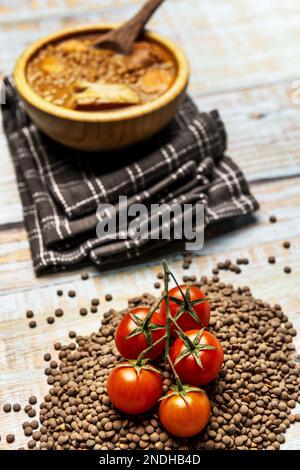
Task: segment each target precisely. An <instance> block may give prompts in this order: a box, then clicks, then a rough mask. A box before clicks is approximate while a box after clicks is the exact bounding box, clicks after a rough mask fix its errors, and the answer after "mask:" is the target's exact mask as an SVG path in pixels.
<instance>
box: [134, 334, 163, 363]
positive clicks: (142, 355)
mask: <svg viewBox="0 0 300 470" xmlns="http://www.w3.org/2000/svg"><path fill="white" fill-rule="evenodd" d="M166 337H167V335H164V336H162V337H161V338H159V339H158V340H157V341H156V342H155V343H154V344H151V345H150V346H149V347H148V348H147V349H145V350H144V351H143V352H141V354H140V355H139V357H138V358H137V360H136V365H137V366H140V365H141V364H142V362H143V360H144V359H145V356H146V355H147V354H148V352H150V351H151V350H152V349H153V348H155V347H156V346H157V345H158V344H159V343H161V342H162V341H163V340H165V339H166Z"/></svg>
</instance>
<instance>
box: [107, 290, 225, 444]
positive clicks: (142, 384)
mask: <svg viewBox="0 0 300 470" xmlns="http://www.w3.org/2000/svg"><path fill="white" fill-rule="evenodd" d="M165 292H166V295H164V296H163V297H162V298H161V301H160V302H159V303H158V304H157V306H156V307H155V308H154V309H150V308H136V309H134V310H131V311H130V312H128V313H127V314H125V316H124V317H123V319H122V320H121V322H120V324H119V326H118V328H117V331H116V337H115V340H116V347H117V349H118V351H119V352H120V354H121V355H122V356H123V357H124V358H125V359H126V361H124V362H121V363H120V364H119V365H118V366H117V367H116V368H115V369H114V370H113V371H112V373H111V375H110V376H109V378H108V382H107V392H108V395H109V397H110V399H111V401H112V403H113V405H114V406H115V407H116V408H118V409H119V410H120V411H122V412H123V413H126V414H142V413H144V412H146V411H148V410H150V409H151V408H152V407H154V406H155V405H156V404H157V403H158V401H160V405H159V416H160V420H161V423H162V425H163V426H164V427H165V429H166V430H167V431H169V432H170V433H171V434H173V435H175V436H178V437H184V438H186V437H191V436H194V435H196V434H198V433H199V432H201V431H202V430H203V429H204V427H205V426H206V424H207V422H208V419H209V416H210V402H209V399H208V397H207V395H206V393H205V392H204V391H203V390H202V389H200V388H198V387H199V386H202V385H206V384H208V383H209V382H211V381H213V380H214V379H215V378H216V377H217V375H218V373H219V371H220V369H221V367H222V363H223V349H222V346H221V344H220V343H219V341H218V340H217V338H216V337H215V336H214V335H213V334H212V333H210V332H208V331H206V329H205V328H206V327H207V326H208V324H209V320H210V305H209V301H208V300H207V299H206V298H205V295H204V294H203V292H202V291H201V290H200V289H199V288H197V287H195V286H187V285H183V286H178V285H177V287H175V288H173V289H171V290H167V289H166V291H165ZM172 338H173V339H172ZM164 351H165V358H166V361H167V362H169V364H170V367H171V370H172V371H173V373H174V375H175V379H176V386H174V387H172V388H171V389H170V390H169V392H168V393H167V394H166V396H164V397H162V393H163V382H162V375H161V372H160V371H159V370H158V369H157V368H156V367H154V366H153V364H152V363H151V362H150V360H155V359H157V358H159V357H160V356H161V355H162V353H163V352H164Z"/></svg>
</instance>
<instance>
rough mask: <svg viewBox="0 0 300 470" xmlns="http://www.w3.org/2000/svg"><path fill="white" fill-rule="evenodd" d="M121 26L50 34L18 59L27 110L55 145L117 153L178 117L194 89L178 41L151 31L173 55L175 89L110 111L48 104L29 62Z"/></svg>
mask: <svg viewBox="0 0 300 470" xmlns="http://www.w3.org/2000/svg"><path fill="white" fill-rule="evenodd" d="M116 26H117V25H112V24H105V25H100V26H99V25H97V26H95V25H93V26H83V27H82V26H80V27H76V28H72V29H67V30H64V31H60V32H57V33H54V34H50V35H49V36H46V37H44V38H43V39H41V40H39V41H37V42H35V43H34V44H32V45H31V46H29V47H28V48H27V49H26V50H25V51H24V52H23V54H22V55H21V57H20V58H19V59H18V61H17V63H16V66H15V70H14V78H15V82H16V87H17V91H18V93H19V95H20V97H21V98H22V100H23V102H24V106H25V109H26V111H27V113H28V114H29V116H30V117H31V119H32V121H33V122H34V123H35V124H36V126H37V127H38V128H39V129H41V130H42V131H43V132H44V133H45V134H47V135H48V136H49V137H51V138H52V139H54V140H55V141H57V142H60V143H62V144H64V145H67V146H68V147H72V148H75V149H79V150H88V151H97V150H98V151H99V150H115V149H119V148H122V147H126V146H128V145H131V144H134V143H137V142H141V141H143V140H145V139H148V138H149V137H151V136H152V135H154V134H155V133H157V132H158V131H159V130H161V129H162V128H163V127H164V126H165V125H166V124H167V123H168V122H169V121H170V120H171V119H172V117H173V116H174V115H175V113H176V111H177V108H178V105H179V103H180V99H181V97H182V95H183V94H184V92H185V90H186V88H187V85H188V81H189V64H188V61H187V59H186V56H185V54H184V53H183V52H182V51H181V50H180V49H179V48H178V47H177V46H176V45H175V44H174V43H173V42H172V41H170V40H168V39H166V38H164V37H162V36H161V35H159V34H156V33H152V32H145V33H144V35H145V39H150V40H151V41H154V42H156V43H158V44H159V45H161V46H162V47H165V48H166V49H167V50H168V51H169V52H170V53H171V54H172V56H173V57H174V60H175V63H176V64H177V70H178V73H177V77H176V79H175V81H174V83H173V85H172V86H171V87H170V88H169V90H168V91H167V92H166V93H164V94H163V95H162V96H160V97H159V98H157V99H155V100H153V101H151V102H150V103H147V104H143V105H137V106H133V107H128V108H123V109H119V110H114V111H105V112H103V111H102V112H83V111H75V110H70V109H66V108H62V107H59V106H56V105H54V104H51V103H49V102H47V101H46V100H44V99H43V98H41V97H40V96H39V95H38V94H37V93H35V92H34V91H33V89H32V88H31V87H30V85H29V83H28V82H27V79H26V69H27V64H28V61H29V60H30V59H31V57H32V56H33V55H34V54H36V53H37V51H38V50H39V49H41V48H42V47H44V46H45V45H47V44H49V43H52V42H56V41H59V40H62V39H66V38H70V37H74V36H78V35H81V34H86V33H89V34H91V33H97V32H99V33H101V32H106V31H108V30H109V29H112V28H115V27H116Z"/></svg>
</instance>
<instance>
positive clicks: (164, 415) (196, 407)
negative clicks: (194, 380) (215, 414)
mask: <svg viewBox="0 0 300 470" xmlns="http://www.w3.org/2000/svg"><path fill="white" fill-rule="evenodd" d="M192 390H193V389H192V388H191V389H190V391H189V389H188V388H187V389H186V391H184V393H183V395H181V394H180V392H178V393H175V394H173V393H174V392H173V391H172V390H169V392H168V393H167V395H166V398H164V399H163V400H162V401H161V403H160V407H159V418H160V421H161V423H162V425H163V426H164V428H165V429H166V430H167V431H168V432H169V433H170V434H173V435H174V436H177V437H185V438H186V437H192V436H195V435H196V434H199V433H200V432H201V431H202V430H203V429H204V428H205V426H206V425H207V423H208V420H209V416H210V402H209V399H208V397H207V395H206V393H205V392H204V391H202V390H200V389H199V390H197V391H196V390H195V391H192Z"/></svg>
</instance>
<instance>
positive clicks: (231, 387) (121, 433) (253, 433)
mask: <svg viewBox="0 0 300 470" xmlns="http://www.w3.org/2000/svg"><path fill="white" fill-rule="evenodd" d="M194 282H195V284H196V285H197V286H199V287H201V289H203V290H204V291H205V292H206V293H207V295H208V296H209V298H210V303H211V310H212V315H211V322H210V327H211V329H212V331H213V332H214V334H215V335H216V336H217V337H218V339H219V340H220V341H221V343H222V345H223V348H224V352H225V357H224V366H223V369H222V371H221V374H220V377H219V379H218V380H217V382H216V383H214V384H212V385H210V386H209V387H207V392H208V394H209V397H210V400H211V403H212V415H211V418H210V422H209V424H208V426H207V428H206V430H205V431H204V432H203V433H202V434H201V435H199V436H197V437H196V438H193V439H190V440H186V441H183V440H179V439H175V438H173V437H172V436H170V435H168V433H166V432H165V431H164V429H162V428H161V426H160V423H159V421H158V418H157V412H156V411H157V410H154V411H153V412H152V413H151V414H147V415H145V416H142V417H140V418H136V417H135V418H131V417H128V416H123V415H121V414H119V412H118V411H116V410H115V409H113V408H112V406H111V403H110V399H109V398H108V396H107V394H106V380H107V377H108V375H109V373H110V370H111V369H112V368H113V367H114V366H115V364H116V362H117V361H118V360H119V359H120V355H119V353H118V351H117V350H116V348H115V344H114V333H115V329H116V327H117V325H118V322H119V321H120V318H121V317H122V314H123V312H115V311H114V310H110V311H109V312H107V313H106V314H105V315H104V319H103V322H102V323H103V324H102V326H101V328H100V330H99V331H98V332H96V333H93V334H92V335H90V336H85V337H82V336H78V335H76V334H75V332H70V338H74V342H72V343H70V344H68V345H65V346H62V345H60V344H59V343H57V344H56V345H55V349H56V350H58V351H59V360H58V361H56V360H51V355H50V354H47V355H45V357H44V358H45V360H46V361H50V362H49V365H48V367H47V368H46V370H45V373H46V375H47V377H48V379H47V380H48V384H49V385H50V386H51V388H50V389H49V393H48V394H47V395H46V396H45V397H44V402H43V403H41V405H40V421H41V426H40V428H39V429H38V430H35V431H34V430H33V429H30V425H29V426H28V423H26V424H27V426H26V433H25V434H26V435H27V436H28V435H30V434H32V437H31V440H30V441H29V443H28V447H29V448H30V449H32V448H36V447H39V448H41V449H45V450H46V449H49V450H51V449H57V450H62V449H95V450H107V449H109V450H118V449H121V450H126V449H144V450H146V449H159V450H170V449H180V450H184V449H186V450H187V449H241V450H247V449H270V450H274V449H279V447H280V445H281V444H282V443H284V442H285V437H284V433H285V431H286V429H287V428H288V427H289V426H290V424H291V423H293V422H295V421H300V415H298V414H297V415H293V414H292V409H294V408H295V406H296V403H297V401H299V400H300V366H299V364H296V363H295V362H293V359H294V356H295V348H294V345H293V337H294V336H295V335H296V331H295V329H294V328H293V325H292V324H291V322H289V320H288V318H287V317H286V315H285V314H284V313H283V312H282V309H281V307H280V306H279V305H275V306H273V307H271V306H270V305H269V304H267V303H265V302H263V301H262V300H259V299H255V298H254V297H253V296H252V295H251V292H250V289H249V288H248V287H244V288H238V289H234V288H233V286H232V285H228V284H227V285H226V284H224V283H222V282H220V281H219V278H218V276H216V275H215V276H213V278H212V280H209V279H207V278H206V277H203V278H201V280H200V281H199V282H197V280H195V279H194ZM154 300H155V298H154V297H153V296H151V295H149V294H144V295H143V296H141V297H137V298H134V299H131V300H130V301H129V307H130V308H133V307H136V306H138V305H141V304H144V305H152V304H153V302H154ZM160 366H161V367H162V368H163V365H162V364H161V365H160ZM163 369H164V368H163ZM163 376H164V391H165V392H166V391H167V390H168V389H169V387H170V385H171V384H172V376H171V374H170V372H169V371H168V370H166V369H164V372H163Z"/></svg>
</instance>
